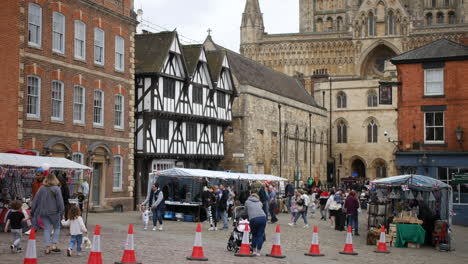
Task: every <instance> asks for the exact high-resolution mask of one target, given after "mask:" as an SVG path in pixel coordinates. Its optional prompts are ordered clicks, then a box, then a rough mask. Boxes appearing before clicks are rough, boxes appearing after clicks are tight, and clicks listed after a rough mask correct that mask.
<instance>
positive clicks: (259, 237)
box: [245, 193, 267, 256]
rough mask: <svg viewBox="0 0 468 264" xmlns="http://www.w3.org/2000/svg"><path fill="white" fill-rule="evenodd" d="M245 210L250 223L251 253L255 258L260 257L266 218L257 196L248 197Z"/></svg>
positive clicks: (254, 194)
mask: <svg viewBox="0 0 468 264" xmlns="http://www.w3.org/2000/svg"><path fill="white" fill-rule="evenodd" d="M245 209H246V211H247V215H248V217H249V221H250V227H251V233H252V249H253V253H254V254H255V255H256V256H260V251H261V250H262V246H263V242H264V240H265V239H264V237H265V227H266V223H267V218H266V214H265V212H264V211H263V205H262V203H261V201H260V199H259V196H258V194H256V193H253V194H251V195H250V196H249V198H248V199H247V201H246V202H245Z"/></svg>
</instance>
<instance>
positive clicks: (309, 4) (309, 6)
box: [299, 0, 314, 32]
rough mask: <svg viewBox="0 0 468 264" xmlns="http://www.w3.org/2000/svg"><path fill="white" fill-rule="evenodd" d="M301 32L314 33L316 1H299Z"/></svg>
mask: <svg viewBox="0 0 468 264" xmlns="http://www.w3.org/2000/svg"><path fill="white" fill-rule="evenodd" d="M299 32H314V0H299Z"/></svg>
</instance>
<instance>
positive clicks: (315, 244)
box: [304, 226, 324, 257]
mask: <svg viewBox="0 0 468 264" xmlns="http://www.w3.org/2000/svg"><path fill="white" fill-rule="evenodd" d="M304 255H306V256H310V257H322V256H324V255H323V254H320V246H319V238H318V227H317V226H314V233H313V234H312V243H311V244H310V250H309V253H305V254H304Z"/></svg>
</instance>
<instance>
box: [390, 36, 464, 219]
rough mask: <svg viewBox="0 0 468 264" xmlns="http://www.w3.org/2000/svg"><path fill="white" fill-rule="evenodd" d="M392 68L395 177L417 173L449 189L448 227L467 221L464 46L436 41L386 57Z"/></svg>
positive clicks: (441, 40) (445, 41) (448, 41)
mask: <svg viewBox="0 0 468 264" xmlns="http://www.w3.org/2000/svg"><path fill="white" fill-rule="evenodd" d="M392 62H393V63H394V64H396V66H397V70H398V78H399V81H400V82H401V87H400V88H399V90H398V120H397V127H398V136H399V140H400V141H401V142H400V149H399V151H398V152H397V153H396V164H397V166H398V168H399V170H400V173H401V174H409V173H411V174H420V175H426V176H430V177H433V178H438V179H439V180H441V181H444V182H447V183H449V184H451V185H452V187H453V190H454V211H455V213H457V215H456V216H455V217H454V223H464V224H467V223H468V210H466V209H468V207H466V206H463V205H464V204H465V205H466V204H468V188H467V187H468V185H467V184H464V183H462V184H460V182H455V181H454V174H461V173H468V151H467V145H466V142H465V141H466V140H465V139H466V135H465V136H464V135H463V132H464V131H468V118H467V116H468V108H467V106H468V75H467V73H468V46H464V45H462V44H458V43H455V42H452V41H450V40H447V39H440V40H437V41H435V42H432V43H430V44H428V45H426V46H423V47H421V48H418V49H415V50H413V51H410V52H407V53H404V54H402V55H400V56H398V57H395V58H393V59H392Z"/></svg>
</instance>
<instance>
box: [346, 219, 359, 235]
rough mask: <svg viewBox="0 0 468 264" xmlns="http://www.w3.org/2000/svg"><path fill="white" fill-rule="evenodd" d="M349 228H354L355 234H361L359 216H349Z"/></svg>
mask: <svg viewBox="0 0 468 264" xmlns="http://www.w3.org/2000/svg"><path fill="white" fill-rule="evenodd" d="M348 226H352V227H353V229H354V233H359V232H358V227H359V223H358V216H357V215H348Z"/></svg>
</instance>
